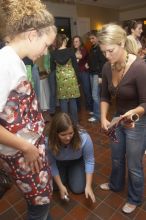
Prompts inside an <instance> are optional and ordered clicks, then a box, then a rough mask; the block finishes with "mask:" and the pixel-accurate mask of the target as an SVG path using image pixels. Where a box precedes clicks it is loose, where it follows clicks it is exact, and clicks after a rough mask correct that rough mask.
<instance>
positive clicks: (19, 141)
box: [0, 0, 56, 220]
mask: <svg viewBox="0 0 146 220" xmlns="http://www.w3.org/2000/svg"><path fill="white" fill-rule="evenodd" d="M0 21H1V26H0V35H1V36H0V37H1V39H2V40H3V41H5V40H6V39H8V40H9V43H8V45H6V46H4V47H3V48H2V49H1V50H0V66H1V74H0V82H1V86H0V160H1V162H2V164H3V166H4V168H5V169H7V170H8V171H9V173H10V175H11V176H12V178H13V180H14V182H15V183H16V185H17V187H18V188H19V189H20V191H21V192H22V194H23V195H24V197H25V199H26V202H27V206H28V220H40V219H43V220H50V215H49V203H50V201H51V197H52V178H51V173H50V167H49V163H48V160H47V157H46V152H45V138H44V135H43V130H44V121H43V118H42V115H41V113H40V112H39V110H38V102H37V98H36V95H35V92H34V89H33V87H32V84H31V82H29V80H28V77H27V70H26V66H25V64H24V62H23V61H22V59H23V58H24V57H28V58H29V59H31V60H33V61H35V60H36V59H37V58H38V57H40V56H42V55H43V54H44V53H45V51H46V49H47V48H48V46H49V45H51V44H52V42H53V41H54V39H55V37H56V28H55V26H54V18H53V16H52V15H51V14H50V13H49V12H48V10H47V9H46V7H45V5H44V4H43V3H41V1H39V0H21V1H19V0H15V1H11V0H1V7H0Z"/></svg>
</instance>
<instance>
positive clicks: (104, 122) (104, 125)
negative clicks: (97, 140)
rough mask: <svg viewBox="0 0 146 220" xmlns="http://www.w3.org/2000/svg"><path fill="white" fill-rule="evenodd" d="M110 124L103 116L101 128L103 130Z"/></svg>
mask: <svg viewBox="0 0 146 220" xmlns="http://www.w3.org/2000/svg"><path fill="white" fill-rule="evenodd" d="M109 125H110V122H109V121H108V120H107V119H106V118H105V119H101V128H102V129H103V130H105V131H107V130H108V127H109Z"/></svg>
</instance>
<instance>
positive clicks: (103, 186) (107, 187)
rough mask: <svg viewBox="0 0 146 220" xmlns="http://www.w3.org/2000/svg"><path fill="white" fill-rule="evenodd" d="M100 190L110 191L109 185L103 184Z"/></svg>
mask: <svg viewBox="0 0 146 220" xmlns="http://www.w3.org/2000/svg"><path fill="white" fill-rule="evenodd" d="M100 189H102V190H110V187H109V183H103V184H101V185H100Z"/></svg>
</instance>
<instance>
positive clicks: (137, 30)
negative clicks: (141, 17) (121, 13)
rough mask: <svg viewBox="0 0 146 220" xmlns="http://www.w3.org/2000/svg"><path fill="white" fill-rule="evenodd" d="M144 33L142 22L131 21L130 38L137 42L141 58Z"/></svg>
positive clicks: (129, 26)
mask: <svg viewBox="0 0 146 220" xmlns="http://www.w3.org/2000/svg"><path fill="white" fill-rule="evenodd" d="M142 32H143V29H142V22H141V21H135V20H130V21H129V25H128V34H129V35H128V38H129V39H132V40H134V41H135V42H136V44H137V54H139V55H140V56H141V55H142V54H141V53H142V44H141V42H140V37H141V34H142Z"/></svg>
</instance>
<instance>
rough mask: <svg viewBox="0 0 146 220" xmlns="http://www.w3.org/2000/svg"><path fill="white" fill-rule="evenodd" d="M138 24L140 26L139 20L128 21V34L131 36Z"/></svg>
mask: <svg viewBox="0 0 146 220" xmlns="http://www.w3.org/2000/svg"><path fill="white" fill-rule="evenodd" d="M139 24H141V25H142V21H141V20H137V21H135V20H130V21H128V34H132V29H133V30H135V29H136V28H137V26H138V25H139Z"/></svg>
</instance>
